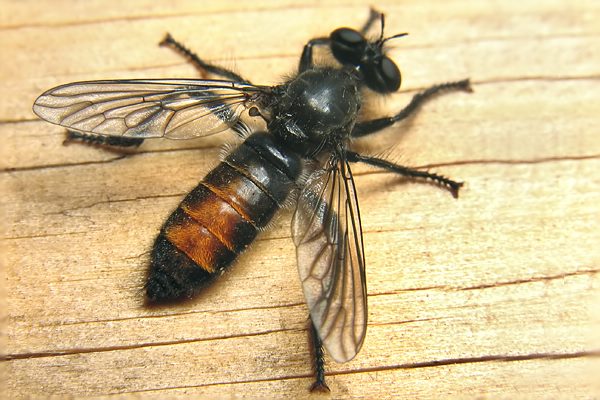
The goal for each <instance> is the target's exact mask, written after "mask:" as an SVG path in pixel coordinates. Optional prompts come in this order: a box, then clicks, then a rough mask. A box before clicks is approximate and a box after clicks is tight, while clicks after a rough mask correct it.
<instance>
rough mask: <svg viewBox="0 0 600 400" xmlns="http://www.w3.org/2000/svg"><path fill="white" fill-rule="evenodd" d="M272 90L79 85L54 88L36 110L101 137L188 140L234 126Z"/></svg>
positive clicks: (184, 84)
mask: <svg viewBox="0 0 600 400" xmlns="http://www.w3.org/2000/svg"><path fill="white" fill-rule="evenodd" d="M267 93H268V88H267V87H260V86H253V85H249V84H244V83H237V82H228V81H219V80H196V79H135V80H111V81H90V82H76V83H70V84H67V85H63V86H58V87H56V88H54V89H50V90H48V91H47V92H45V93H44V94H42V95H41V96H40V97H38V98H37V100H36V101H35V103H34V105H33V111H34V112H35V113H36V114H37V115H38V116H39V117H40V118H42V119H44V120H46V121H48V122H51V123H53V124H57V125H62V126H64V127H67V128H70V129H74V130H77V131H81V132H87V133H92V134H98V135H109V136H127V137H137V138H150V137H161V136H166V137H169V138H172V139H188V138H192V137H198V136H207V135H211V134H214V133H217V132H221V131H223V130H226V129H227V128H230V127H232V126H234V125H235V124H236V123H237V122H238V121H239V118H240V114H241V113H242V111H244V110H245V109H247V108H248V107H251V106H252V105H253V104H254V103H255V102H256V101H257V100H258V99H259V98H260V97H261V96H264V95H266V94H267Z"/></svg>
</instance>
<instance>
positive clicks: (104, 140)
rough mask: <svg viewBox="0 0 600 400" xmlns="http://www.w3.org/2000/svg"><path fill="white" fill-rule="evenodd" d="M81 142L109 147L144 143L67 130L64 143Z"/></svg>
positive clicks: (137, 140)
mask: <svg viewBox="0 0 600 400" xmlns="http://www.w3.org/2000/svg"><path fill="white" fill-rule="evenodd" d="M69 142H81V143H84V144H89V145H98V146H111V147H138V146H139V145H141V144H142V143H143V142H144V139H142V138H134V137H124V136H103V135H93V134H89V133H83V132H77V131H72V130H67V138H66V139H65V141H64V143H65V144H68V143H69Z"/></svg>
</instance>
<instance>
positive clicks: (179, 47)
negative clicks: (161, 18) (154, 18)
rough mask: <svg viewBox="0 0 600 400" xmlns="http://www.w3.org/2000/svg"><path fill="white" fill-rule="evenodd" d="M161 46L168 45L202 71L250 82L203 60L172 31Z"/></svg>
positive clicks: (237, 80) (232, 79)
mask: <svg viewBox="0 0 600 400" xmlns="http://www.w3.org/2000/svg"><path fill="white" fill-rule="evenodd" d="M159 45H160V46H167V47H170V48H172V49H173V50H175V51H176V52H178V53H179V54H181V55H183V56H184V57H185V58H187V59H188V60H189V61H190V62H191V63H192V64H193V65H194V66H195V67H196V68H197V69H198V70H200V72H204V71H206V72H209V73H211V74H215V75H218V76H222V77H223V78H225V79H229V80H231V81H236V82H242V83H250V81H248V80H247V79H244V78H243V77H241V76H240V75H238V74H236V73H235V72H233V71H231V70H229V69H227V68H223V67H219V66H217V65H213V64H209V63H207V62H206V61H204V60H202V59H201V58H200V57H198V55H197V54H196V53H194V52H193V51H191V50H190V49H188V48H187V47H185V46H184V45H183V44H181V43H180V42H178V41H177V40H175V39H173V36H171V34H170V33H167V35H166V36H165V38H164V39H163V40H162V41H161V42H160V43H159Z"/></svg>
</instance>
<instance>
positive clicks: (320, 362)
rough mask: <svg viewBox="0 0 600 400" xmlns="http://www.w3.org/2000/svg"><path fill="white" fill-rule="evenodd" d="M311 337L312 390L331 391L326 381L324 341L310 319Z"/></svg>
mask: <svg viewBox="0 0 600 400" xmlns="http://www.w3.org/2000/svg"><path fill="white" fill-rule="evenodd" d="M308 318H309V320H310V328H309V329H310V338H311V341H312V345H313V352H314V353H313V355H314V361H315V364H314V369H315V382H314V383H313V384H312V385H311V387H310V391H311V392H329V386H327V384H326V383H325V353H324V352H323V342H322V341H321V338H319V333H318V332H317V328H315V324H314V323H313V322H312V319H310V315H309V317H308Z"/></svg>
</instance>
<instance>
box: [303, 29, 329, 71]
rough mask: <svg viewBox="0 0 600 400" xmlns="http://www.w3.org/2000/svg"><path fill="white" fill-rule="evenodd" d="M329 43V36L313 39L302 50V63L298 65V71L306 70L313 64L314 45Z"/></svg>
mask: <svg viewBox="0 0 600 400" xmlns="http://www.w3.org/2000/svg"><path fill="white" fill-rule="evenodd" d="M315 45H316V46H322V45H329V38H324V37H323V38H315V39H311V40H310V41H309V42H308V43H306V45H304V49H303V50H302V55H301V56H300V65H299V66H298V72H304V71H306V70H307V69H309V68H311V67H312V65H313V47H314V46H315Z"/></svg>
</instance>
